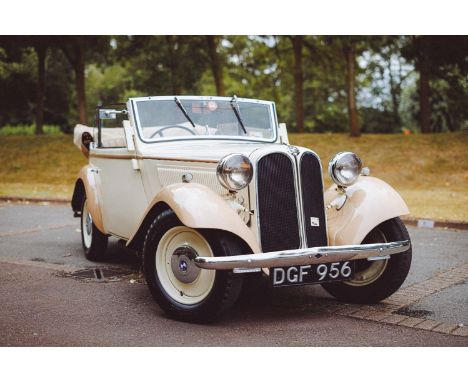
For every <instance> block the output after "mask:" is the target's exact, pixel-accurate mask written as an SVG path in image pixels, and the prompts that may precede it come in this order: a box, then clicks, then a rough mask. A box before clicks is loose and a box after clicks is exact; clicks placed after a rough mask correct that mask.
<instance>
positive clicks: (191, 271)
mask: <svg viewBox="0 0 468 382" xmlns="http://www.w3.org/2000/svg"><path fill="white" fill-rule="evenodd" d="M197 256H198V254H197V252H196V251H195V250H194V249H193V248H192V247H190V246H188V245H184V246H181V247H179V248H177V249H176V250H175V251H174V253H173V254H172V257H171V269H172V273H173V274H174V276H175V277H176V279H177V280H179V281H181V282H183V283H186V284H190V283H192V282H194V281H195V280H196V279H197V278H198V276H199V275H200V272H201V269H200V268H198V267H197V266H196V265H195V264H194V263H193V261H192V260H193V259H194V258H195V257H197Z"/></svg>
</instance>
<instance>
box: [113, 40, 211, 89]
mask: <svg viewBox="0 0 468 382" xmlns="http://www.w3.org/2000/svg"><path fill="white" fill-rule="evenodd" d="M116 44H117V49H116V57H117V59H118V60H119V62H120V63H121V64H122V65H123V66H124V67H125V68H127V69H128V70H129V71H131V75H132V78H133V84H132V87H133V89H134V90H135V91H139V92H142V93H146V94H153V95H158V94H184V93H197V90H198V88H199V81H200V79H201V78H202V75H203V73H204V72H205V71H207V70H209V59H208V57H207V49H206V39H205V37H204V36H122V37H118V38H116Z"/></svg>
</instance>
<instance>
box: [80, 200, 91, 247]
mask: <svg viewBox="0 0 468 382" xmlns="http://www.w3.org/2000/svg"><path fill="white" fill-rule="evenodd" d="M81 232H82V233H83V244H84V246H85V247H86V248H91V244H92V243H93V218H92V217H91V213H90V212H89V209H88V203H87V201H85V202H84V205H83V211H82V218H81Z"/></svg>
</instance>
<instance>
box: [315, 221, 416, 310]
mask: <svg viewBox="0 0 468 382" xmlns="http://www.w3.org/2000/svg"><path fill="white" fill-rule="evenodd" d="M403 240H410V237H409V234H408V231H407V230H406V227H405V225H404V224H403V223H402V221H401V220H400V218H394V219H390V220H387V221H385V222H383V223H382V224H380V225H379V226H377V227H375V228H374V229H373V230H372V231H371V232H370V233H369V234H368V235H367V236H366V237H365V239H364V241H363V242H362V244H372V243H383V242H391V241H403ZM355 265H356V273H355V275H354V277H353V278H352V279H351V280H347V281H342V282H336V283H324V284H322V286H323V288H324V289H325V290H326V291H327V292H328V293H330V294H331V295H332V296H334V297H335V298H337V299H338V300H340V301H344V302H350V303H358V304H372V303H377V302H379V301H381V300H383V299H385V298H387V297H389V296H390V295H392V294H393V293H395V292H396V291H397V290H398V289H399V288H400V287H401V285H402V284H403V282H404V281H405V279H406V276H407V275H408V272H409V269H410V265H411V247H410V248H409V249H408V250H407V251H406V252H403V253H399V254H396V255H392V256H391V257H390V259H386V260H377V261H368V260H367V259H363V260H357V261H356V264H355Z"/></svg>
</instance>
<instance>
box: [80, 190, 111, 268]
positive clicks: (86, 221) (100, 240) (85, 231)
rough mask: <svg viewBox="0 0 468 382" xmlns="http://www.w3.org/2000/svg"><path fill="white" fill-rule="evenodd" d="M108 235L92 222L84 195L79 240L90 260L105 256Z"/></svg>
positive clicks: (98, 259)
mask: <svg viewBox="0 0 468 382" xmlns="http://www.w3.org/2000/svg"><path fill="white" fill-rule="evenodd" d="M107 241H108V237H107V236H106V235H104V234H103V233H102V232H101V231H99V230H98V229H97V227H96V226H95V225H94V223H93V218H92V216H91V212H90V211H89V208H88V202H87V199H86V197H85V198H83V203H82V205H81V242H82V244H83V250H84V253H85V256H86V258H87V259H88V260H91V261H100V260H103V259H104V258H105V257H106V249H107Z"/></svg>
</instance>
